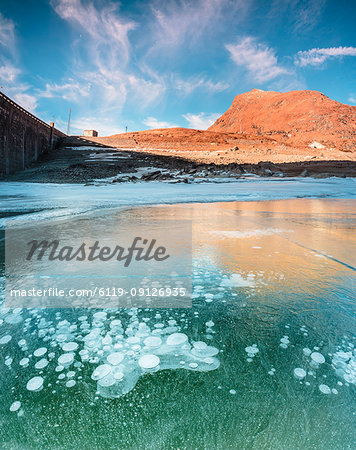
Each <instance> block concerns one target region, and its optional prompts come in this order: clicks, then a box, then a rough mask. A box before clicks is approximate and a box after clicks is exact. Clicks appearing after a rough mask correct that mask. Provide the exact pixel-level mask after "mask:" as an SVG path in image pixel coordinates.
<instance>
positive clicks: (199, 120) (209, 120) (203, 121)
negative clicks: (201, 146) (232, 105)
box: [183, 112, 221, 130]
mask: <svg viewBox="0 0 356 450" xmlns="http://www.w3.org/2000/svg"><path fill="white" fill-rule="evenodd" d="M220 116H221V114H219V113H211V114H206V113H203V112H202V113H200V114H190V113H188V114H183V117H184V119H185V120H186V121H187V122H188V124H189V128H194V129H196V130H206V129H207V128H209V127H210V126H211V125H212V124H213V123H214V122H215V121H216V120H217V119H218V118H219V117H220Z"/></svg>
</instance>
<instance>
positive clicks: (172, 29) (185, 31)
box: [151, 0, 250, 50]
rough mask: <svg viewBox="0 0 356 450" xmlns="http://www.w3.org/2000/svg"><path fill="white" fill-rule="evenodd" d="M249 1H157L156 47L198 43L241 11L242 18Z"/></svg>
mask: <svg viewBox="0 0 356 450" xmlns="http://www.w3.org/2000/svg"><path fill="white" fill-rule="evenodd" d="M249 4H250V1H248V0H244V1H242V0H235V1H231V0H166V1H164V2H162V1H160V0H155V1H153V2H152V3H151V9H152V12H153V15H154V17H155V22H153V23H152V35H153V42H154V44H153V48H152V49H151V50H155V49H157V48H162V47H170V48H172V47H177V46H179V45H181V44H183V43H187V44H188V45H192V44H196V43H197V41H198V40H199V38H201V37H202V36H203V35H204V34H207V33H210V34H212V32H213V31H214V30H215V28H216V27H218V26H220V25H221V23H222V22H221V19H222V17H224V19H225V22H226V20H227V18H228V17H231V15H232V14H233V13H234V12H235V11H237V10H239V12H240V14H241V15H243V14H244V11H245V10H246V9H247V7H248V5H249Z"/></svg>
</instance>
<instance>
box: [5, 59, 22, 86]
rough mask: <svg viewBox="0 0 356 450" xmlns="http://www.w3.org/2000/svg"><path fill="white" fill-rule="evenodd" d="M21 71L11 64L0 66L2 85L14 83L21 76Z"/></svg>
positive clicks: (6, 63)
mask: <svg viewBox="0 0 356 450" xmlns="http://www.w3.org/2000/svg"><path fill="white" fill-rule="evenodd" d="M20 73H21V70H20V69H19V68H18V67H15V66H14V65H12V64H11V63H9V62H5V61H4V62H3V65H1V66H0V82H1V84H5V85H6V84H8V83H10V84H11V83H13V82H14V81H16V79H17V77H18V76H19V75H20Z"/></svg>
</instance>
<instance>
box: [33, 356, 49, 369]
mask: <svg viewBox="0 0 356 450" xmlns="http://www.w3.org/2000/svg"><path fill="white" fill-rule="evenodd" d="M47 366H48V360H47V359H46V358H42V359H40V360H39V361H37V362H36V364H35V369H44V368H45V367H47Z"/></svg>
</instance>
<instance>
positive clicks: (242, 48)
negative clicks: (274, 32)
mask: <svg viewBox="0 0 356 450" xmlns="http://www.w3.org/2000/svg"><path fill="white" fill-rule="evenodd" d="M225 47H226V49H227V50H228V51H229V52H230V56H231V59H232V60H233V61H234V63H235V64H236V65H238V66H242V67H245V68H246V69H247V70H248V72H249V73H250V75H251V76H252V77H253V78H254V80H256V81H257V82H258V83H263V82H266V81H269V80H272V79H273V78H276V77H278V76H280V75H287V74H290V73H291V72H290V71H289V70H287V69H286V68H285V67H283V66H281V65H279V63H278V60H277V56H276V54H275V51H274V50H273V49H272V48H270V47H267V46H266V45H264V44H260V43H258V42H257V40H256V39H255V38H253V37H245V38H243V39H242V40H240V42H238V43H237V44H227V45H226V46H225Z"/></svg>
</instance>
